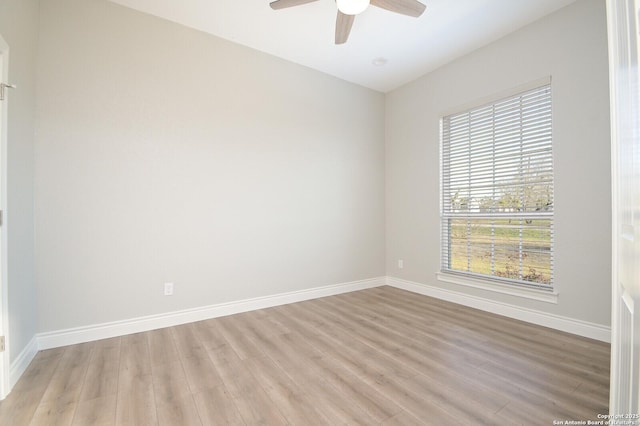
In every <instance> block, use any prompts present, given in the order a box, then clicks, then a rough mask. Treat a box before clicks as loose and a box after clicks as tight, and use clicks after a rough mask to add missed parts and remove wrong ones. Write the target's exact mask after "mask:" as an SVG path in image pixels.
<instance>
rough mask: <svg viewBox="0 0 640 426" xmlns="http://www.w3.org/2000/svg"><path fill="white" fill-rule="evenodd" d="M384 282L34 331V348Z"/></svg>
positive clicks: (368, 281)
mask: <svg viewBox="0 0 640 426" xmlns="http://www.w3.org/2000/svg"><path fill="white" fill-rule="evenodd" d="M384 284H385V278H384V277H378V278H371V279H366V280H360V281H352V282H347V283H342V284H334V285H328V286H324V287H315V288H311V289H308V290H300V291H292V292H289V293H281V294H275V295H272V296H264V297H256V298H252V299H245V300H239V301H236V302H229V303H220V304H217V305H210V306H204V307H200V308H193V309H185V310H182V311H176V312H169V313H165V314H158V315H149V316H146V317H140V318H132V319H128V320H123V321H114V322H109V323H103V324H96V325H90V326H85V327H76V328H70V329H66V330H57V331H50V332H46V333H39V334H38V335H37V338H38V349H40V350H42V349H50V348H56V347H60V346H67V345H74V344H77V343H84V342H90V341H94V340H100V339H106V338H109V337H116V336H124V335H127V334H132V333H139V332H143V331H149V330H155V329H158V328H164V327H171V326H174V325H180V324H186V323H190V322H195V321H202V320H206V319H210V318H217V317H222V316H226V315H232V314H237V313H241V312H248V311H253V310H256V309H263V308H270V307H272V306H278V305H286V304H289V303H295V302H302V301H304V300H310V299H317V298H320V297H326V296H333V295H336V294H342V293H349V292H352V291H357V290H364V289H368V288H373V287H379V286H381V285H384Z"/></svg>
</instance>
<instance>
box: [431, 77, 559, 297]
mask: <svg viewBox="0 0 640 426" xmlns="http://www.w3.org/2000/svg"><path fill="white" fill-rule="evenodd" d="M547 88H548V90H549V115H550V119H551V123H550V124H549V133H550V136H549V138H550V139H549V141H548V148H549V150H550V154H549V160H548V161H549V162H550V166H549V167H550V181H549V188H550V195H549V197H550V204H547V205H546V206H545V211H540V212H538V211H536V212H531V211H529V212H526V211H524V212H511V213H509V214H506V213H505V212H498V211H497V208H496V207H495V202H496V198H495V194H496V191H495V187H496V186H497V184H496V183H495V177H494V180H493V184H492V187H493V189H492V191H493V194H494V198H493V203H494V207H493V208H492V211H491V212H489V213H486V211H484V212H480V210H481V208H480V207H479V206H478V208H477V210H479V212H477V213H475V214H472V213H471V208H469V212H468V213H467V214H457V213H455V212H454V211H453V209H452V208H451V207H449V208H447V209H446V211H445V198H446V197H445V193H446V194H447V195H448V197H449V198H448V200H449V201H451V198H452V197H451V195H452V194H453V190H455V188H452V186H451V184H449V186H448V187H447V188H445V168H446V169H447V170H448V171H449V174H451V165H450V164H447V165H445V143H446V142H447V141H445V134H444V130H445V129H444V124H445V120H446V119H451V117H452V116H453V117H455V116H457V115H463V114H469V115H471V113H472V112H473V111H474V110H479V109H481V108H486V107H488V106H496V104H499V103H501V102H505V101H508V100H510V99H512V100H513V99H518V98H522V97H523V96H524V95H526V94H527V93H530V92H532V91H535V90H540V89H543V90H547ZM522 121H523V120H522V119H521V120H520V121H519V122H520V123H522ZM492 125H495V116H492ZM449 136H451V135H449ZM449 142H450V140H449ZM514 143H519V144H521V143H522V141H521V140H520V141H519V142H514ZM469 144H470V146H471V144H472V141H471V140H469ZM491 144H492V146H493V149H494V150H495V138H494V137H492V138H491ZM446 148H447V155H450V154H451V152H450V151H449V148H450V147H449V146H447V147H446ZM469 149H470V148H469ZM471 161H472V160H469V169H472V168H473V167H474V166H473V164H472V162H471ZM494 163H495V161H494ZM521 164H522V163H520V164H519V166H521ZM494 168H495V166H494ZM469 173H471V172H469ZM494 173H495V171H494ZM517 176H518V177H519V178H522V176H523V174H518V175H517ZM450 177H451V175H449V176H447V178H449V179H450ZM554 181H555V179H554V168H553V98H552V87H551V77H545V78H543V79H539V80H536V81H532V82H530V83H527V84H524V85H521V86H518V87H515V88H512V89H510V90H508V91H505V92H502V93H499V94H495V95H492V96H489V97H486V98H483V99H479V100H477V101H475V102H473V103H470V104H467V105H463V106H460V107H457V108H455V109H453V110H451V111H447V112H445V113H442V114H441V116H440V251H441V253H440V270H439V272H438V274H437V277H438V279H439V280H441V281H447V282H451V283H455V284H460V285H468V286H470V287H476V288H485V289H490V290H494V291H497V292H500V293H506V294H514V295H520V296H524V297H529V298H532V299H538V300H544V301H550V302H554V303H556V301H557V292H556V291H555V282H554V272H555V271H554V269H555V268H554V263H553V262H554V251H555V250H554V249H555V247H554V246H555V244H554V229H553V228H554V218H555V212H554V204H555V201H554V190H553V188H554ZM449 183H450V181H449ZM469 191H471V190H469ZM469 204H471V203H469ZM547 208H548V210H547ZM454 218H459V219H466V220H468V221H471V220H474V219H476V220H477V219H494V220H495V219H505V218H511V219H518V220H521V221H522V223H523V224H521V225H519V226H520V228H519V229H523V226H524V223H525V220H528V219H534V220H539V219H542V220H548V221H549V233H550V236H549V239H550V241H549V244H550V248H549V283H548V284H547V283H543V282H536V281H528V280H524V279H512V278H508V277H501V276H497V275H496V274H495V270H494V268H493V262H494V257H495V256H497V255H496V253H495V251H494V250H495V249H494V247H493V245H492V247H491V257H492V260H491V262H492V269H491V273H490V274H484V273H477V272H471V271H469V269H470V268H467V269H468V270H467V271H463V270H457V269H452V268H451V267H450V265H451V259H452V250H450V248H449V246H448V244H449V242H450V233H451V224H450V223H451V222H450V221H451V220H452V219H454ZM445 221H446V223H445ZM491 226H492V227H493V226H494V224H493V223H492V225H491ZM445 229H446V230H447V231H446V232H445ZM492 232H493V228H492ZM521 235H522V234H521ZM464 238H466V239H468V240H470V239H471V237H470V236H469V235H465V237H464ZM469 244H470V243H469ZM522 253H523V246H522V243H521V244H520V245H519V247H518V254H519V256H522ZM466 256H467V260H468V262H470V261H471V258H472V255H471V254H469V253H467V255H466ZM447 265H449V267H447ZM519 274H520V275H519V277H522V270H520V271H519ZM540 293H543V294H542V295H541V296H540ZM548 295H551V297H550V298H549V297H548Z"/></svg>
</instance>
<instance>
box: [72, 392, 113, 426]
mask: <svg viewBox="0 0 640 426" xmlns="http://www.w3.org/2000/svg"><path fill="white" fill-rule="evenodd" d="M117 398H118V396H117V393H113V394H110V395H108V396H101V397H97V398H95V399H90V400H82V401H81V402H80V403H79V404H78V406H77V407H76V412H75V415H74V416H73V422H72V425H74V426H86V425H91V426H113V425H115V424H116V405H117Z"/></svg>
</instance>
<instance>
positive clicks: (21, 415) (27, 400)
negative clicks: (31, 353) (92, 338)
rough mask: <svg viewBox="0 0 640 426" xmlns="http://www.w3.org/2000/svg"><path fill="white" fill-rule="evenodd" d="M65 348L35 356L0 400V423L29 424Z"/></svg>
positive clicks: (42, 352)
mask: <svg viewBox="0 0 640 426" xmlns="http://www.w3.org/2000/svg"><path fill="white" fill-rule="evenodd" d="M65 350H66V348H57V349H55V350H47V351H41V352H39V353H38V354H37V355H36V356H35V358H34V360H33V361H32V362H31V365H29V368H28V369H27V371H25V373H24V374H23V375H22V377H21V378H20V380H19V381H18V383H16V385H15V387H14V388H13V390H12V391H11V393H10V394H9V396H7V398H6V399H5V400H4V401H0V424H2V425H4V424H6V425H27V424H29V422H30V421H31V419H32V418H33V415H34V413H35V412H36V409H37V408H38V405H39V404H40V401H41V400H42V396H43V395H44V392H45V391H46V389H47V386H48V385H49V382H50V380H51V377H53V374H54V373H55V371H56V369H57V366H58V364H59V363H60V359H61V358H62V355H63V354H64V352H65Z"/></svg>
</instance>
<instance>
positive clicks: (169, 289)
mask: <svg viewBox="0 0 640 426" xmlns="http://www.w3.org/2000/svg"><path fill="white" fill-rule="evenodd" d="M164 295H165V296H173V283H164Z"/></svg>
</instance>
